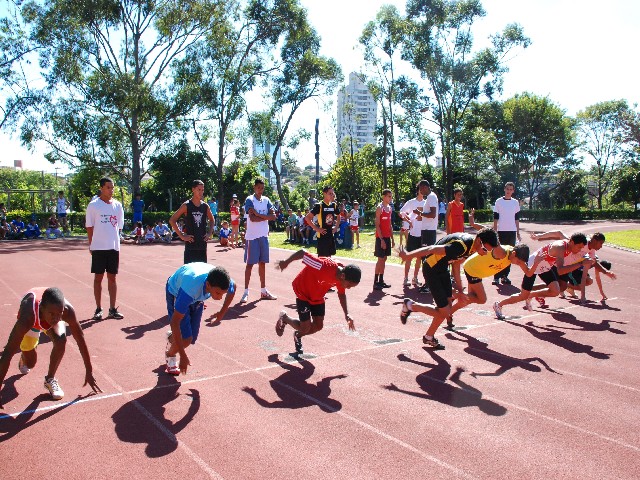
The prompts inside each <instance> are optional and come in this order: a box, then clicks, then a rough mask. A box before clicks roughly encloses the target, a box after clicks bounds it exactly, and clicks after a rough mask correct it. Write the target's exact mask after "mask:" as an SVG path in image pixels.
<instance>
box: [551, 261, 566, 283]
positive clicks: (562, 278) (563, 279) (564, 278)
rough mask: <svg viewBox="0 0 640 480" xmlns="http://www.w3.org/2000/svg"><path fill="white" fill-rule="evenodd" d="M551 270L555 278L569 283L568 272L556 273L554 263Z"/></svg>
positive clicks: (556, 268)
mask: <svg viewBox="0 0 640 480" xmlns="http://www.w3.org/2000/svg"><path fill="white" fill-rule="evenodd" d="M551 270H552V271H553V272H554V273H555V274H556V278H557V279H558V281H559V282H565V283H571V277H570V276H569V273H565V274H564V275H560V274H559V273H558V267H556V266H555V265H554V266H553V267H551Z"/></svg>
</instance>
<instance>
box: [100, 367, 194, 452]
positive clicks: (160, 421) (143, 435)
mask: <svg viewBox="0 0 640 480" xmlns="http://www.w3.org/2000/svg"><path fill="white" fill-rule="evenodd" d="M154 372H155V373H157V374H158V383H157V385H156V386H155V387H154V388H152V389H151V390H149V391H148V392H147V393H145V394H144V395H143V396H141V397H140V398H137V399H135V400H131V401H130V402H127V403H125V404H124V405H123V406H122V407H120V408H119V409H118V410H117V411H116V412H115V413H114V414H113V415H112V416H111V418H112V420H113V423H114V424H115V431H116V434H117V435H118V438H119V439H120V440H122V441H123V442H128V443H146V444H147V447H146V449H145V453H146V454H147V456H148V457H150V458H158V457H163V456H165V455H168V454H170V453H171V452H173V451H175V450H176V448H178V439H177V438H176V435H177V434H178V433H179V432H181V431H182V430H183V429H184V428H185V427H186V426H187V425H188V424H189V423H190V422H191V421H192V420H193V419H194V418H195V416H196V414H197V413H198V411H199V410H200V392H199V391H198V390H195V389H189V392H190V393H187V394H184V393H183V394H180V393H178V390H179V389H180V385H181V384H180V382H179V381H178V379H177V378H176V377H174V376H171V375H166V374H165V367H164V365H162V366H160V367H158V368H156V369H155V370H154ZM183 396H189V397H191V399H190V401H189V408H188V409H187V411H186V412H185V414H184V416H183V417H182V418H181V419H180V420H178V421H175V422H173V421H171V420H168V419H166V418H165V410H166V408H165V405H167V404H169V403H171V402H174V401H176V400H178V399H180V397H183Z"/></svg>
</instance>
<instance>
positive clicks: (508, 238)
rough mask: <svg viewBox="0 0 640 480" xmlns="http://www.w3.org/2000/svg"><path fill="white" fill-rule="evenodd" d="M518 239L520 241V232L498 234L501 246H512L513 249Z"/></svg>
mask: <svg viewBox="0 0 640 480" xmlns="http://www.w3.org/2000/svg"><path fill="white" fill-rule="evenodd" d="M517 239H518V232H515V231H503V232H498V241H499V242H500V245H511V246H512V247H513V246H514V245H515V244H516V240H517Z"/></svg>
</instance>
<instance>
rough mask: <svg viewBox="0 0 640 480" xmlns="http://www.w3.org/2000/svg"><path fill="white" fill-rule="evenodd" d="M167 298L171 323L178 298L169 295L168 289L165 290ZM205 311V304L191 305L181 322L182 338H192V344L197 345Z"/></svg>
mask: <svg viewBox="0 0 640 480" xmlns="http://www.w3.org/2000/svg"><path fill="white" fill-rule="evenodd" d="M165 292H166V296H167V313H168V314H169V322H171V317H172V316H173V305H174V303H175V301H176V297H174V296H173V295H171V294H170V293H169V290H168V289H165ZM203 311H204V302H196V303H192V304H191V305H189V308H188V309H187V312H186V313H185V314H184V317H183V318H182V320H181V321H180V334H181V335H182V338H190V339H191V344H194V343H196V339H197V338H198V333H199V332H200V322H201V321H202V312H203Z"/></svg>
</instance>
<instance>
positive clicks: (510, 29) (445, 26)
mask: <svg viewBox="0 0 640 480" xmlns="http://www.w3.org/2000/svg"><path fill="white" fill-rule="evenodd" d="M485 15H486V12H485V10H484V9H483V8H482V4H481V2H480V1H479V0H409V1H408V3H407V18H408V20H409V21H410V22H411V26H410V33H409V35H408V36H407V41H406V46H405V49H404V52H403V58H405V59H407V60H409V61H410V62H411V64H412V65H413V66H414V67H415V68H416V69H417V70H418V71H419V72H420V74H421V75H422V77H423V78H426V79H427V80H428V82H429V86H430V89H431V96H432V97H433V98H434V102H433V103H432V104H430V105H429V106H428V107H426V109H427V110H428V111H429V112H430V113H431V116H432V119H431V120H432V121H433V122H435V124H436V125H437V129H438V136H439V140H440V147H441V149H442V160H443V162H442V177H443V180H444V182H445V191H446V196H447V197H448V198H451V195H452V191H453V170H454V168H455V165H456V163H457V161H458V160H457V148H456V147H457V144H458V141H459V139H458V136H459V131H460V130H459V129H460V127H461V122H462V119H463V118H464V115H465V112H466V111H467V108H468V106H469V104H470V103H471V102H472V101H473V100H476V99H478V98H480V97H481V96H485V97H487V98H489V99H491V98H492V97H493V95H494V94H495V93H497V92H500V91H501V90H502V76H503V74H504V73H505V72H506V71H507V68H506V66H505V62H506V61H507V58H508V56H509V55H510V54H511V52H512V51H513V50H514V49H515V48H517V47H522V48H526V47H528V46H529V44H530V40H529V39H528V38H527V37H526V36H525V35H524V33H523V30H522V27H520V26H519V25H517V24H511V25H508V26H507V27H505V29H504V30H503V32H502V33H500V34H495V35H493V36H491V44H492V46H491V47H489V48H484V49H482V50H480V51H478V52H476V53H473V52H472V48H473V35H472V32H471V27H472V25H473V23H474V21H476V20H477V19H478V18H481V17H483V16H485Z"/></svg>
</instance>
